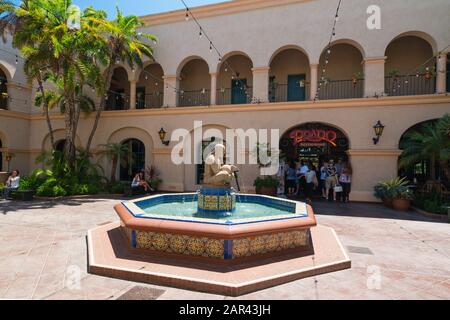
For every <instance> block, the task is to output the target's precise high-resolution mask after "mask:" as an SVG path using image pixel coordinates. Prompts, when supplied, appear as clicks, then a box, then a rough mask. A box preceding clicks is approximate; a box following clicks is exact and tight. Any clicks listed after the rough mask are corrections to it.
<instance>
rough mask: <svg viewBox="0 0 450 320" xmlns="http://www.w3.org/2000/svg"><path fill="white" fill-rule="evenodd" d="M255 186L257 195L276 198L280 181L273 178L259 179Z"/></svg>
mask: <svg viewBox="0 0 450 320" xmlns="http://www.w3.org/2000/svg"><path fill="white" fill-rule="evenodd" d="M253 186H254V187H255V188H256V193H257V194H261V195H265V196H276V195H277V190H278V187H279V186H280V181H279V180H278V179H277V178H275V177H272V176H265V177H258V178H257V179H256V180H255V182H254V184H253Z"/></svg>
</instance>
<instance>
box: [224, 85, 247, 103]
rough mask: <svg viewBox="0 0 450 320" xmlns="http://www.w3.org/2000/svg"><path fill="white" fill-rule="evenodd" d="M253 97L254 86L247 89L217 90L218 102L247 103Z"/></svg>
mask: <svg viewBox="0 0 450 320" xmlns="http://www.w3.org/2000/svg"><path fill="white" fill-rule="evenodd" d="M252 99H253V88H252V87H247V88H246V89H245V90H239V89H231V88H222V89H218V90H217V104H218V105H227V104H247V103H251V102H252Z"/></svg>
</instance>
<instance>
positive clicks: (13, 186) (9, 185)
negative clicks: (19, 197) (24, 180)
mask: <svg viewBox="0 0 450 320" xmlns="http://www.w3.org/2000/svg"><path fill="white" fill-rule="evenodd" d="M19 185H20V173H19V170H17V169H16V170H13V172H12V173H11V176H10V177H9V178H8V180H6V188H5V189H3V198H4V199H8V198H9V196H10V194H11V192H13V191H17V190H18V189H19Z"/></svg>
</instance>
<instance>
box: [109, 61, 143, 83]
mask: <svg viewBox="0 0 450 320" xmlns="http://www.w3.org/2000/svg"><path fill="white" fill-rule="evenodd" d="M120 68H122V69H124V70H125V71H126V73H127V78H128V80H134V79H135V77H136V74H137V73H138V71H137V70H136V67H135V68H131V67H130V66H129V65H127V64H124V63H116V64H115V65H114V67H113V74H114V72H115V71H116V70H117V69H120ZM133 70H134V71H133Z"/></svg>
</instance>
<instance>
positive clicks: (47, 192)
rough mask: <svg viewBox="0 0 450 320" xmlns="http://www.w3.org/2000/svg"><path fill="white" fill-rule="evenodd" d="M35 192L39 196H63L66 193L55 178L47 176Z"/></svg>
mask: <svg viewBox="0 0 450 320" xmlns="http://www.w3.org/2000/svg"><path fill="white" fill-rule="evenodd" d="M36 194H37V195H38V196H41V197H64V196H66V195H67V190H65V189H64V187H63V186H62V185H61V184H60V182H59V181H58V180H57V179H55V178H49V179H48V180H47V181H45V182H44V183H43V184H42V185H41V186H40V187H39V188H37V192H36Z"/></svg>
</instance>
